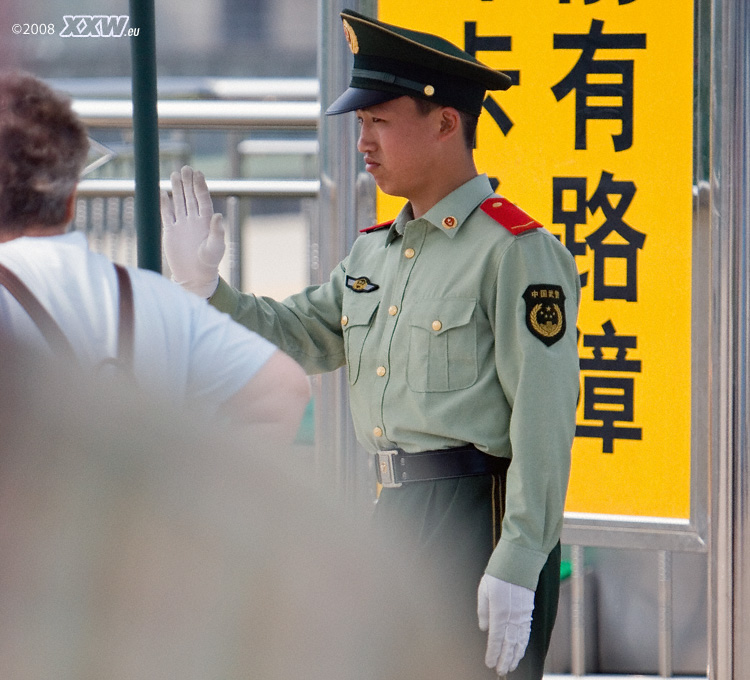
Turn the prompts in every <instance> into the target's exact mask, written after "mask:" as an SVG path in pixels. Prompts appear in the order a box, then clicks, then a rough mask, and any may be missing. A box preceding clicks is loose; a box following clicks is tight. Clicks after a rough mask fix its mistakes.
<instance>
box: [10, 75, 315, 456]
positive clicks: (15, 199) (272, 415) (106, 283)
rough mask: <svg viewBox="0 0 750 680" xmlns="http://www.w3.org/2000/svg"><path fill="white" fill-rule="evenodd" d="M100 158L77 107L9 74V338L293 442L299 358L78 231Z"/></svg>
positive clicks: (303, 391)
mask: <svg viewBox="0 0 750 680" xmlns="http://www.w3.org/2000/svg"><path fill="white" fill-rule="evenodd" d="M87 152H88V138H87V133H86V130H85V127H84V125H83V123H82V122H81V120H80V119H79V118H78V116H77V115H76V114H75V112H74V111H73V110H72V108H71V103H70V101H69V100H68V99H67V98H66V97H64V96H62V95H60V94H58V93H56V92H54V91H53V90H51V89H50V88H49V87H48V86H47V85H46V84H44V83H43V82H42V81H41V80H39V79H37V78H35V77H33V76H32V75H29V74H26V73H22V72H12V71H9V72H3V73H0V333H2V334H4V335H5V336H6V337H11V338H16V339H18V340H19V341H21V342H22V344H23V345H25V346H27V347H29V348H34V349H35V351H37V353H38V355H39V356H40V357H43V358H45V359H49V360H53V361H56V362H59V363H60V364H63V365H65V366H66V367H67V368H68V369H69V370H79V369H80V370H82V371H83V372H91V371H107V370H108V369H106V368H105V367H106V366H108V365H111V364H114V365H115V366H117V367H119V369H121V370H123V371H125V372H127V373H128V374H129V375H131V376H132V377H133V378H134V380H135V382H136V384H137V385H138V386H139V387H140V388H142V389H143V390H144V391H147V392H148V393H152V394H158V395H160V396H161V397H163V398H168V399H169V400H170V401H171V402H172V403H174V404H175V405H189V404H191V403H200V404H202V405H203V409H202V412H203V414H204V415H205V416H206V417H214V416H217V415H219V414H220V415H221V416H222V417H228V418H229V419H231V420H232V421H233V422H235V423H238V424H244V425H251V426H252V427H253V428H254V431H255V432H256V433H257V435H258V436H259V437H269V438H271V439H273V440H274V441H279V442H285V441H288V440H289V439H291V438H293V437H294V435H295V433H296V431H297V427H298V425H299V421H300V419H301V416H302V413H303V411H304V408H305V406H306V404H307V401H308V399H309V386H308V382H307V378H306V376H305V375H304V373H303V372H302V370H301V369H300V368H299V366H298V365H297V363H296V362H294V361H293V360H292V359H290V358H289V357H288V356H287V355H285V354H284V353H283V352H281V351H279V350H278V349H277V348H276V347H275V346H274V345H272V344H271V343H270V342H268V341H267V340H264V339H263V338H261V337H260V336H258V335H256V334H255V333H253V332H251V331H248V330H247V329H245V328H242V327H241V326H239V325H238V324H236V323H234V322H233V321H232V320H231V319H230V318H229V317H228V316H227V315H225V314H221V313H219V312H217V311H216V310H215V309H212V308H209V307H208V306H207V305H206V304H205V303H203V301H202V300H200V299H199V298H197V297H196V296H194V295H191V294H188V293H186V292H184V291H183V290H181V289H180V288H179V287H178V286H176V285H175V284H174V283H172V282H171V281H168V280H167V279H166V278H164V277H162V276H160V275H158V274H156V273H154V272H148V271H144V270H139V269H135V268H125V267H121V266H119V265H117V266H113V264H112V263H111V261H110V260H109V259H107V258H106V257H105V256H103V255H99V254H96V253H93V252H91V251H90V250H89V249H88V244H87V242H86V238H85V236H84V235H83V234H82V233H80V232H69V231H68V225H69V223H70V222H71V220H72V218H73V215H74V208H75V197H76V186H77V184H78V180H79V177H80V173H81V170H82V168H83V166H84V163H85V160H86V156H87Z"/></svg>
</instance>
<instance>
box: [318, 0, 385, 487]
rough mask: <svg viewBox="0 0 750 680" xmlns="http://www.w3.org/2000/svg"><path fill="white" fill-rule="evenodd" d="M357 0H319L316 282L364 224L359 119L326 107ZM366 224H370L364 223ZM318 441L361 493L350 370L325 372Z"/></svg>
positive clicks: (344, 57) (345, 55)
mask: <svg viewBox="0 0 750 680" xmlns="http://www.w3.org/2000/svg"><path fill="white" fill-rule="evenodd" d="M366 4H367V3H365V2H360V1H358V0H346V1H344V0H320V2H319V5H318V9H319V12H318V16H319V21H320V26H319V49H318V74H319V78H320V99H321V109H322V111H321V120H320V125H319V128H318V129H319V133H318V139H319V142H320V144H319V146H320V209H319V218H318V228H317V233H316V234H313V238H311V242H314V243H315V244H316V245H315V249H316V251H317V252H316V253H315V254H316V256H317V270H316V271H314V272H313V275H314V278H316V279H317V280H314V281H313V283H321V282H323V281H325V280H327V278H328V275H329V273H330V272H331V271H332V270H333V269H334V267H336V266H337V265H338V263H339V262H340V261H341V260H342V259H343V258H344V257H345V256H346V254H347V253H348V252H349V250H350V248H351V246H352V244H353V243H354V239H355V237H356V235H357V229H358V228H359V227H360V226H362V225H361V222H360V219H361V209H360V201H359V200H358V198H359V195H358V192H357V190H356V189H357V177H358V174H359V173H361V172H362V171H363V165H362V160H361V158H359V154H358V152H357V132H356V119H355V117H354V115H353V114H343V115H338V116H326V115H325V109H326V108H327V106H328V105H329V104H330V103H331V102H333V100H334V99H335V98H336V97H338V96H339V95H340V94H341V93H342V92H343V91H344V90H345V89H346V88H347V87H348V85H349V79H350V76H351V59H352V57H351V54H350V51H349V48H348V47H347V45H346V41H345V40H344V36H343V31H342V28H341V19H340V18H339V13H340V12H341V11H342V10H343V9H345V8H350V9H353V10H359V11H370V12H371V11H372V7H370V6H367V7H365V6H364V5H366ZM365 226H366V223H365ZM315 404H316V422H315V426H316V428H315V433H316V434H315V442H316V451H317V459H318V464H319V465H323V466H325V467H326V468H327V469H328V470H331V469H335V471H336V476H337V480H338V483H339V484H340V485H341V488H342V490H343V491H344V492H345V493H347V494H348V495H352V494H358V493H359V487H361V485H362V482H361V479H362V477H363V475H362V468H366V467H367V459H366V456H364V454H363V453H362V452H361V451H360V452H359V453H360V455H357V448H358V445H357V442H356V439H355V437H354V431H353V426H352V423H351V416H350V414H349V392H348V382H347V378H346V373H345V371H336V372H335V373H332V374H327V375H323V376H321V378H320V386H319V388H318V390H317V394H316V396H315Z"/></svg>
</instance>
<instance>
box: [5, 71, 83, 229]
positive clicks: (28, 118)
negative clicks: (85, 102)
mask: <svg viewBox="0 0 750 680" xmlns="http://www.w3.org/2000/svg"><path fill="white" fill-rule="evenodd" d="M88 147H89V143H88V136H87V133H86V128H85V126H84V125H83V122H82V121H81V120H80V118H79V117H78V116H77V115H76V113H75V112H74V111H73V108H72V106H71V101H70V99H69V98H68V97H66V96H65V95H62V94H60V93H58V92H55V91H54V90H52V88H50V87H49V86H48V85H46V84H45V83H44V82H42V81H41V80H39V79H38V78H35V77H34V76H32V75H30V74H28V73H24V72H19V71H6V72H2V73H0V229H2V230H3V231H5V232H17V231H21V230H23V229H24V228H26V227H29V226H41V227H46V226H50V227H53V226H58V225H60V224H62V223H63V222H64V220H65V217H66V208H67V201H68V198H69V197H70V195H71V193H72V192H73V191H74V189H75V187H76V184H77V183H78V179H79V176H80V174H81V170H82V169H83V167H84V164H85V162H86V156H87V154H88Z"/></svg>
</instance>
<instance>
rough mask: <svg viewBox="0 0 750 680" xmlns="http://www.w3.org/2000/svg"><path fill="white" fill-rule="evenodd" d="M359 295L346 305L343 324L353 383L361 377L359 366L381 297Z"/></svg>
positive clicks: (348, 367) (350, 377)
mask: <svg viewBox="0 0 750 680" xmlns="http://www.w3.org/2000/svg"><path fill="white" fill-rule="evenodd" d="M362 297H365V296H363V295H357V300H356V301H354V302H352V303H351V304H348V305H344V309H343V312H344V314H343V316H342V317H341V326H342V329H343V332H344V349H345V351H346V364H347V370H348V373H349V383H350V384H351V385H353V384H354V383H355V382H357V378H358V377H359V367H360V364H361V362H362V350H363V349H364V346H365V341H366V340H367V335H368V333H369V332H370V328H371V327H372V323H373V320H374V319H375V312H376V311H377V309H378V305H379V304H380V298H370V297H369V296H367V297H366V298H365V299H364V300H362V299H360V298H362Z"/></svg>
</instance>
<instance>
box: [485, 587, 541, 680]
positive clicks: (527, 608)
mask: <svg viewBox="0 0 750 680" xmlns="http://www.w3.org/2000/svg"><path fill="white" fill-rule="evenodd" d="M533 611H534V591H533V590H529V589H528V588H524V587H523V586H517V585H514V584H513V583H508V582H506V581H501V580H500V579H499V578H495V577H494V576H490V575H489V574H485V575H484V576H482V580H481V581H480V582H479V591H478V593H477V615H478V616H479V628H480V630H482V631H484V632H488V631H489V633H488V635H487V654H486V655H485V657H484V662H485V664H487V668H494V669H495V670H496V671H497V674H498V675H507V674H508V673H510V672H511V671H513V670H515V669H516V667H517V666H518V663H519V662H520V661H521V659H522V658H523V655H524V652H525V651H526V645H528V644H529V635H530V634H531V615H532V613H533Z"/></svg>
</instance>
